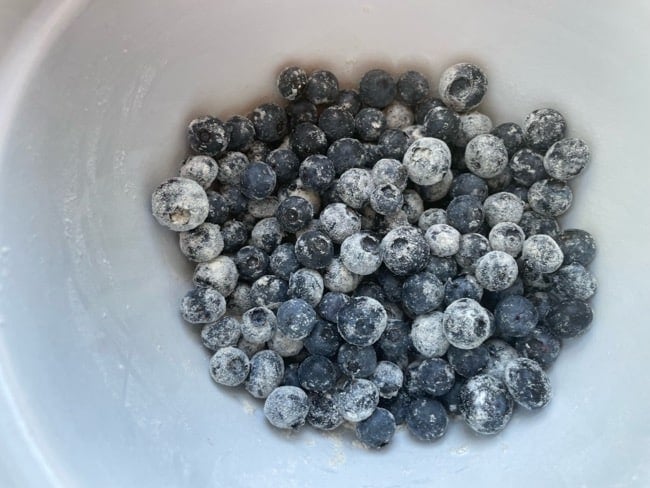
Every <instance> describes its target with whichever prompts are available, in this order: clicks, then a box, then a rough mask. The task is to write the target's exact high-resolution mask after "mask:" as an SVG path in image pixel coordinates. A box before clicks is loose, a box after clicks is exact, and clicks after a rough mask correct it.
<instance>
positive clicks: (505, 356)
mask: <svg viewBox="0 0 650 488" xmlns="http://www.w3.org/2000/svg"><path fill="white" fill-rule="evenodd" d="M483 345H484V346H485V348H486V349H487V351H488V363H487V366H486V367H485V369H484V370H483V373H484V374H489V375H490V376H493V377H494V378H497V379H499V380H501V381H503V375H504V373H505V369H506V365H507V364H508V363H509V362H510V361H512V360H513V359H517V358H518V357H519V352H518V351H517V350H516V349H515V348H514V347H512V346H511V345H510V344H509V343H508V342H506V341H503V340H501V339H495V338H491V339H488V340H487V341H485V343H484V344H483Z"/></svg>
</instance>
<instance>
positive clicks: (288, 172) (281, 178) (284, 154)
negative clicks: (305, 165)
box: [266, 149, 300, 183]
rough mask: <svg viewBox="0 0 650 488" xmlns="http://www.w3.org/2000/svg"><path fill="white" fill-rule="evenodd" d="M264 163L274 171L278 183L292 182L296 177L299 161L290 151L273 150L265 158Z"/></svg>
mask: <svg viewBox="0 0 650 488" xmlns="http://www.w3.org/2000/svg"><path fill="white" fill-rule="evenodd" d="M266 163H267V164H268V165H269V166H270V167H271V168H272V169H273V171H275V176H276V178H277V180H278V183H286V182H287V181H293V180H295V179H296V177H297V176H298V168H299V167H300V160H299V159H298V156H296V155H295V154H294V153H293V151H292V150H290V149H275V150H273V151H271V152H270V153H269V155H268V157H267V158H266Z"/></svg>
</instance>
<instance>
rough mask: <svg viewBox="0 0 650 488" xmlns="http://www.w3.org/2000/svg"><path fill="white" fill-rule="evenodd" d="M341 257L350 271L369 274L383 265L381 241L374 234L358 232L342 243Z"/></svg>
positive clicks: (363, 274)
mask: <svg viewBox="0 0 650 488" xmlns="http://www.w3.org/2000/svg"><path fill="white" fill-rule="evenodd" d="M340 258H341V262H342V263H343V265H344V266H345V267H346V268H347V269H348V270H350V272H352V273H354V274H357V275H362V276H365V275H369V274H372V273H374V272H375V271H377V269H378V268H379V266H381V260H382V258H381V254H380V242H379V240H378V239H377V238H376V237H375V236H374V235H372V234H369V233H367V232H357V233H356V234H353V235H351V236H350V237H348V238H347V239H345V240H344V241H343V243H342V244H341V252H340Z"/></svg>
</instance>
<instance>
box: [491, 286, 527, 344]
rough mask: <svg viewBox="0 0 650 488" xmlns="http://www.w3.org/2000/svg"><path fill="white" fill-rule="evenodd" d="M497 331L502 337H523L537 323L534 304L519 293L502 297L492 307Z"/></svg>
mask: <svg viewBox="0 0 650 488" xmlns="http://www.w3.org/2000/svg"><path fill="white" fill-rule="evenodd" d="M494 320H495V325H496V330H497V333H498V334H499V335H501V336H503V337H525V336H527V335H528V334H529V333H530V332H531V331H532V330H533V329H534V328H535V326H536V325H537V320H538V315H537V309H536V308H535V305H534V304H533V303H532V302H531V301H530V300H528V299H527V298H524V297H522V296H521V295H509V296H507V297H505V298H503V299H502V300H501V301H499V303H498V304H497V306H496V308H495V309H494Z"/></svg>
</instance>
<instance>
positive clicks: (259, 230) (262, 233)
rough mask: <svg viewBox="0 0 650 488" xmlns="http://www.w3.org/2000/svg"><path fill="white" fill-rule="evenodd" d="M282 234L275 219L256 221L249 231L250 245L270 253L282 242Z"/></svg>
mask: <svg viewBox="0 0 650 488" xmlns="http://www.w3.org/2000/svg"><path fill="white" fill-rule="evenodd" d="M283 238H284V232H283V231H282V229H281V228H280V223H279V222H278V219H276V218H275V217H268V218H265V219H262V220H260V221H258V222H257V223H256V224H255V226H254V227H253V230H251V238H250V244H251V245H253V246H255V247H258V248H260V249H261V250H263V251H264V252H266V253H271V252H273V250H274V249H275V248H276V247H277V246H278V245H279V244H280V243H281V242H282V239H283Z"/></svg>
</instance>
